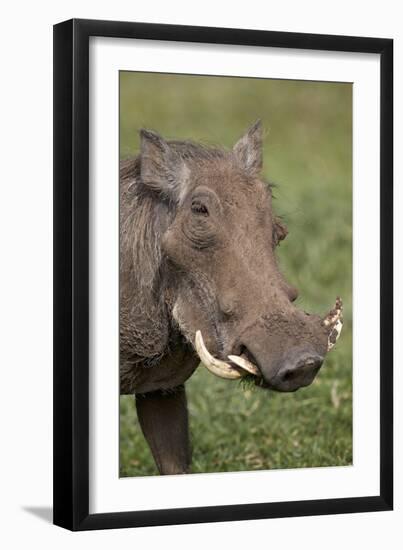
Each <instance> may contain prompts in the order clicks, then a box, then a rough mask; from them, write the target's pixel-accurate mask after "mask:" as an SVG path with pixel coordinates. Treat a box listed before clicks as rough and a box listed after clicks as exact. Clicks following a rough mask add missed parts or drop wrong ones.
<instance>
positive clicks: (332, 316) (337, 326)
mask: <svg viewBox="0 0 403 550" xmlns="http://www.w3.org/2000/svg"><path fill="white" fill-rule="evenodd" d="M323 324H324V325H325V327H326V328H328V329H329V336H328V339H327V351H330V350H331V349H332V348H333V346H334V345H335V343H336V342H337V340H338V339H339V336H340V333H341V329H342V328H343V303H342V301H341V298H336V303H335V306H334V308H333V309H331V310H330V312H329V313H328V314H327V315H326V317H325V318H324V320H323Z"/></svg>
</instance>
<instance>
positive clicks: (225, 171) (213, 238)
mask: <svg viewBox="0 0 403 550" xmlns="http://www.w3.org/2000/svg"><path fill="white" fill-rule="evenodd" d="M140 135H141V150H140V154H139V155H138V156H137V157H135V158H132V159H129V160H124V161H122V163H121V167H120V204H121V218H120V307H121V309H120V385H121V393H122V394H135V395H136V407H137V414H138V418H139V422H140V425H141V428H142V430H143V433H144V435H145V438H146V440H147V441H148V444H149V446H150V448H151V451H152V454H153V456H154V459H155V461H156V464H157V467H158V470H159V472H160V473H161V474H179V473H186V472H188V471H189V467H190V444H189V435H188V415H187V405H186V396H185V389H184V382H185V381H186V380H187V379H188V378H189V377H190V376H191V375H192V373H193V372H194V371H195V369H196V368H197V366H198V365H199V363H200V361H202V363H203V364H204V365H205V366H206V367H207V368H208V369H209V370H210V371H211V372H212V373H214V374H216V375H217V376H220V377H222V378H227V379H238V378H241V377H242V376H244V375H248V376H253V377H254V378H255V382H256V384H257V385H258V386H260V387H262V388H269V389H272V390H277V391H282V392H290V391H295V390H297V389H298V388H301V387H303V386H308V385H309V384H310V383H311V382H312V381H313V379H314V378H315V375H316V374H317V372H318V371H319V369H320V367H321V365H322V363H323V360H324V357H325V355H326V353H327V352H328V351H329V349H330V348H331V347H332V346H333V345H334V343H335V342H336V340H337V338H338V336H339V334H340V330H341V327H342V318H341V317H342V305H341V301H340V299H337V300H336V305H335V306H334V308H333V309H332V310H331V311H330V312H329V313H328V314H327V315H326V316H325V317H322V318H321V317H319V316H317V315H310V314H308V313H306V312H304V311H300V310H299V309H297V308H296V307H295V306H294V305H293V302H294V301H295V299H296V298H297V294H298V292H297V290H296V289H295V288H294V287H292V286H291V285H290V284H288V283H287V282H286V280H285V279H284V277H283V275H282V274H281V273H280V270H279V268H278V265H277V262H276V256H275V248H276V246H277V244H278V243H279V242H280V241H281V240H282V239H284V238H285V236H286V234H287V229H286V227H285V225H284V224H283V223H282V221H281V220H280V219H279V218H277V217H275V215H274V214H273V210H272V193H271V187H270V185H268V184H267V183H265V182H264V180H263V179H262V176H261V170H262V128H261V124H260V122H257V123H256V124H255V125H253V126H252V127H251V128H250V129H249V130H248V131H247V132H246V134H245V135H244V136H243V137H242V138H241V139H240V140H239V141H238V142H237V143H236V145H235V146H234V147H233V149H231V150H225V149H222V148H211V147H205V146H202V145H199V144H196V143H193V142H190V141H166V140H165V139H163V138H162V137H161V136H159V135H158V134H157V133H155V132H152V131H149V130H141V131H140Z"/></svg>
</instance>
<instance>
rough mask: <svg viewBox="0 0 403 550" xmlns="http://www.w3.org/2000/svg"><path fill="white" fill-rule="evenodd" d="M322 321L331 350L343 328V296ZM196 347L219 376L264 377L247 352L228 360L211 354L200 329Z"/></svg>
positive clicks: (328, 348) (204, 360)
mask: <svg viewBox="0 0 403 550" xmlns="http://www.w3.org/2000/svg"><path fill="white" fill-rule="evenodd" d="M322 323H323V326H324V327H326V329H327V331H328V340H327V351H328V352H329V351H330V350H331V349H332V348H333V347H334V345H335V344H336V342H337V340H338V339H339V336H340V333H341V329H342V328H343V304H342V301H341V298H339V297H338V298H336V303H335V305H334V307H333V308H332V309H331V310H330V311H329V313H328V314H327V315H326V316H325V317H324V318H323V320H322ZM195 348H196V351H197V353H198V355H199V357H200V361H201V362H202V363H203V365H204V366H205V367H206V368H207V369H208V370H209V371H210V372H211V373H212V374H214V375H215V376H218V377H219V378H224V379H226V380H237V379H239V378H243V377H244V376H248V375H249V376H250V375H253V376H255V377H257V378H262V374H261V372H260V370H259V368H258V367H257V366H256V365H255V364H254V363H252V362H251V361H250V360H249V358H248V357H246V356H245V354H242V355H228V359H229V361H228V362H227V361H223V360H221V359H218V358H216V357H214V356H213V355H211V353H210V352H209V351H208V349H207V348H206V346H205V344H204V341H203V336H202V333H201V332H200V330H198V331H197V332H196V336H195Z"/></svg>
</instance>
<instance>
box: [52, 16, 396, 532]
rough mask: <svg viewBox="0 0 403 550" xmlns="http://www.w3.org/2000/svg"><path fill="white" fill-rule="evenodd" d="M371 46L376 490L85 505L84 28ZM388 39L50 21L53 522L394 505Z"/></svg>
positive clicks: (142, 522) (240, 41)
mask: <svg viewBox="0 0 403 550" xmlns="http://www.w3.org/2000/svg"><path fill="white" fill-rule="evenodd" d="M92 36H101V37H117V38H136V39H146V40H168V41H179V42H196V43H212V44H229V45H238V46H239V45H242V46H266V47H281V48H297V49H308V50H326V51H343V52H363V53H377V54H380V57H381V75H380V85H381V90H380V92H381V105H380V108H381V116H380V140H381V148H380V210H381V211H380V215H381V228H380V231H381V234H380V242H381V258H380V265H381V272H380V281H381V285H380V293H381V295H380V300H381V301H380V306H381V310H380V343H381V347H380V365H381V369H380V492H379V494H377V495H373V496H365V497H354V498H339V499H328V500H308V501H294V502H277V503H257V504H239V505H228V506H211V507H198V508H180V509H179V508H176V509H165V510H151V511H132V512H116V513H105V514H90V513H89V443H88V442H89V206H90V205H89V181H88V174H89V158H88V154H89V38H90V37H92ZM392 237H393V40H391V39H385V38H361V37H351V36H328V35H313V34H300V33H289V32H270V31H256V30H243V29H224V28H207V27H191V26H177V25H159V24H147V23H127V22H116V21H95V20H79V19H73V20H69V21H65V22H62V23H59V24H57V25H55V26H54V523H55V524H56V525H59V526H61V527H65V528H67V529H71V530H89V529H105V528H119V527H138V526H152V525H167V524H183V523H202V522H216V521H234V520H246V519H261V518H275V517H290V516H305V515H320V514H339V513H352V512H370V511H380V510H391V509H392V507H393V351H392V350H393V336H392V335H393V238H392Z"/></svg>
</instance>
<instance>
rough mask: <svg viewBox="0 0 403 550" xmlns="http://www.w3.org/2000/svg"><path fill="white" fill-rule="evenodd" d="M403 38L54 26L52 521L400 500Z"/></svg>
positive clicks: (118, 520) (279, 511)
mask: <svg viewBox="0 0 403 550" xmlns="http://www.w3.org/2000/svg"><path fill="white" fill-rule="evenodd" d="M392 94H393V42H392V40H391V39H384V38H360V37H346V36H324V35H308V34H298V33H288V32H268V31H251V30H243V29H224V28H203V27H186V26H172V25H155V24H146V23H125V22H114V21H91V20H70V21H66V22H63V23H60V24H58V25H55V27H54V523H55V524H57V525H59V526H62V527H65V528H68V529H72V530H87V529H103V528H117V527H136V526H151V525H166V524H181V523H200V522H215V521H230V520H231V521H233V520H244V519H255V518H256V519H258V518H274V517H290V516H302V515H319V514H336V513H350V512H368V511H380V510H391V509H392V506H393V495H392V492H393V490H392V488H393V441H392V434H393V417H392V412H393V402H392V397H393V363H392V359H393V357H392V343H393V305H392V298H393V290H392V289H393V284H392V283H393V280H392V277H393V275H392V273H393V264H392V262H393V256H392V255H393V252H392V250H393V220H392V212H393V208H392V206H393V186H392V184H393V178H392V176H393V172H392V163H393V157H392V155H393V132H392V112H393V110H392V109H393V95H392Z"/></svg>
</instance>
